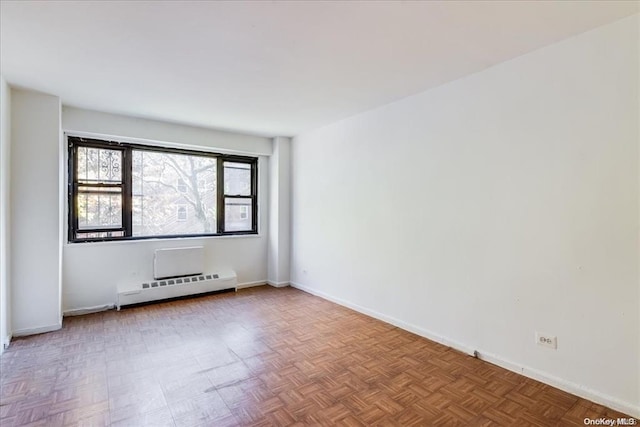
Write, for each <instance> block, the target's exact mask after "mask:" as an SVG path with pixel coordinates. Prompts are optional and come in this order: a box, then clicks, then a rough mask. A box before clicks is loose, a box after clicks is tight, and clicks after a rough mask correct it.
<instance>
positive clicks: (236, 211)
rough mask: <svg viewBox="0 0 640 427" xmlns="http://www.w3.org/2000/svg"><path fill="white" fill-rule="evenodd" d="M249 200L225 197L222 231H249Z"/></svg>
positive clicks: (250, 214)
mask: <svg viewBox="0 0 640 427" xmlns="http://www.w3.org/2000/svg"><path fill="white" fill-rule="evenodd" d="M251 217H252V213H251V199H237V198H231V197H227V198H226V199H225V201H224V230H225V231H251Z"/></svg>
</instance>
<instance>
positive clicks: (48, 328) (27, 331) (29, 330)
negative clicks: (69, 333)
mask: <svg viewBox="0 0 640 427" xmlns="http://www.w3.org/2000/svg"><path fill="white" fill-rule="evenodd" d="M61 328H62V323H60V324H57V325H47V326H40V327H38V328H24V329H17V330H15V331H13V333H12V334H11V336H12V337H13V338H15V337H26V336H27V335H36V334H44V333H45V332H52V331H57V330H58V329H61Z"/></svg>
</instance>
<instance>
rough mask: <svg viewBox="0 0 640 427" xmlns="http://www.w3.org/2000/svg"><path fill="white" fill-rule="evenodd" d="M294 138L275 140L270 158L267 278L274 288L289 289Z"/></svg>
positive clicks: (278, 138)
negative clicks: (291, 177) (292, 146)
mask: <svg viewBox="0 0 640 427" xmlns="http://www.w3.org/2000/svg"><path fill="white" fill-rule="evenodd" d="M290 175H291V138H286V137H277V138H274V139H273V154H272V155H271V158H270V159H269V251H268V278H269V284H271V285H273V286H287V285H288V284H289V273H290V266H289V261H290V253H289V245H290V243H291V242H290V241H291V236H290V229H291V221H290V211H291V204H290V199H291V182H290Z"/></svg>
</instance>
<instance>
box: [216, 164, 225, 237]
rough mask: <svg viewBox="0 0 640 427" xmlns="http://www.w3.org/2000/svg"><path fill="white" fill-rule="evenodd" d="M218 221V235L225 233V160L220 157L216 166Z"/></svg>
mask: <svg viewBox="0 0 640 427" xmlns="http://www.w3.org/2000/svg"><path fill="white" fill-rule="evenodd" d="M216 175H217V176H216V181H217V184H216V190H217V193H218V194H217V199H216V204H217V207H216V220H217V222H218V233H224V159H223V158H222V156H219V157H218V163H217V166H216Z"/></svg>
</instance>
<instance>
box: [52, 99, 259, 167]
mask: <svg viewBox="0 0 640 427" xmlns="http://www.w3.org/2000/svg"><path fill="white" fill-rule="evenodd" d="M62 120H63V124H64V126H63V128H64V130H65V131H67V132H74V133H75V134H80V135H81V134H82V133H88V134H90V135H100V134H102V135H104V136H111V137H115V138H119V139H120V140H123V139H127V138H135V139H137V140H147V141H150V142H154V143H157V142H166V143H172V144H173V145H179V146H181V147H193V148H196V149H198V148H200V149H202V148H203V147H205V148H206V147H209V148H215V149H216V150H217V151H218V152H231V153H235V154H249V155H254V156H255V155H265V156H268V155H270V154H271V140H270V139H269V138H265V137H262V136H255V135H244V134H239V133H232V132H224V131H219V130H213V129H205V128H198V127H193V126H185V125H180V124H175V123H167V122H161V121H157V120H147V119H140V118H136V117H128V116H121V115H118V114H108V113H102V112H98V111H91V110H84V109H80V108H73V107H68V106H65V107H63V109H62Z"/></svg>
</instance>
